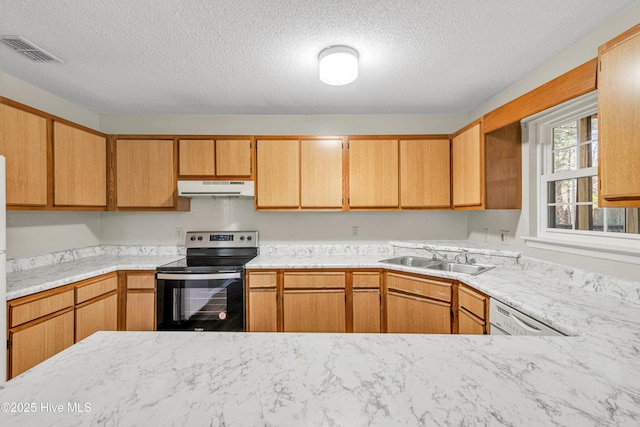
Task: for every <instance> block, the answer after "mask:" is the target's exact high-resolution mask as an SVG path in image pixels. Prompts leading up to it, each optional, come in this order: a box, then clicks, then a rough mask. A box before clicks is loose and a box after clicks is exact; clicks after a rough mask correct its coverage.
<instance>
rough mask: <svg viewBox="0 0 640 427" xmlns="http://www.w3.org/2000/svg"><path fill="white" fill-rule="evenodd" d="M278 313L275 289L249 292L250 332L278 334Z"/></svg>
mask: <svg viewBox="0 0 640 427" xmlns="http://www.w3.org/2000/svg"><path fill="white" fill-rule="evenodd" d="M277 313H278V308H277V300H276V289H275V288H272V289H251V290H250V291H249V328H248V329H249V332H276V331H277V330H278V329H277V328H278V322H277V320H278V318H277Z"/></svg>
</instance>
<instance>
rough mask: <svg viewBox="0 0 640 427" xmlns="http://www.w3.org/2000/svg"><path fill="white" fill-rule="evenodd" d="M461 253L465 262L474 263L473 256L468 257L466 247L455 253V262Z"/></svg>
mask: <svg viewBox="0 0 640 427" xmlns="http://www.w3.org/2000/svg"><path fill="white" fill-rule="evenodd" d="M460 255H462V256H463V257H464V263H465V264H475V263H476V260H475V259H474V258H471V259H469V251H468V250H466V249H462V251H461V253H460V254H459V255H456V262H460V261H458V259H459V258H458V257H459V256H460Z"/></svg>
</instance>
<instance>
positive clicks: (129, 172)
mask: <svg viewBox="0 0 640 427" xmlns="http://www.w3.org/2000/svg"><path fill="white" fill-rule="evenodd" d="M115 173H116V177H115V181H116V206H115V208H116V209H125V210H127V209H128V210H183V209H188V200H187V201H183V200H181V199H182V198H177V197H176V194H177V193H176V186H177V184H176V173H175V155H174V141H173V139H126V138H117V139H116V140H115ZM182 202H184V204H183V203H182Z"/></svg>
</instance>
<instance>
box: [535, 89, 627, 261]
mask: <svg viewBox="0 0 640 427" xmlns="http://www.w3.org/2000/svg"><path fill="white" fill-rule="evenodd" d="M596 112H597V93H596V92H592V93H589V94H587V95H583V96H581V97H578V98H576V99H574V100H571V101H568V102H565V103H564V104H561V105H559V106H557V107H553V108H551V109H549V110H546V111H543V112H541V113H538V114H536V115H534V116H531V117H528V118H526V119H524V120H523V121H522V124H523V131H524V132H523V135H524V136H525V138H527V139H528V141H529V143H530V144H533V145H534V146H535V151H534V150H533V148H534V147H532V150H531V151H529V153H530V155H531V156H532V157H535V159H530V160H535V176H536V178H537V179H536V181H535V184H534V183H533V182H531V183H530V184H529V185H531V186H533V185H535V189H534V188H530V192H532V194H535V195H536V196H535V201H536V202H535V204H533V205H532V206H531V210H532V212H531V216H530V220H531V225H533V227H531V236H529V237H525V238H524V239H525V241H526V243H527V245H528V246H531V247H535V248H539V249H547V250H554V251H560V252H568V253H574V254H578V255H586V256H592V257H596V258H603V259H609V260H615V261H623V262H629V263H634V264H640V234H629V233H611V232H602V231H588V230H566V229H559V228H549V227H548V217H547V216H548V183H549V181H556V180H560V179H571V178H579V177H583V176H590V175H598V168H597V167H591V168H584V169H578V170H575V171H562V172H556V173H552V166H553V149H552V147H553V136H552V129H553V127H555V126H558V125H560V124H563V123H566V122H567V121H569V120H572V119H576V120H577V119H578V118H580V117H584V116H588V115H590V114H593V113H596ZM525 132H528V134H527V135H525ZM534 153H535V154H534ZM530 165H531V167H534V165H533V162H532V163H530ZM532 201H533V200H532ZM604 224H605V227H606V224H607V221H606V216H605V219H604Z"/></svg>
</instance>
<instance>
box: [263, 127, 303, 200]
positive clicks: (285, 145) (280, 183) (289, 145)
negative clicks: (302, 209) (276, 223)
mask: <svg viewBox="0 0 640 427" xmlns="http://www.w3.org/2000/svg"><path fill="white" fill-rule="evenodd" d="M257 144H258V146H257V160H256V162H257V166H256V167H257V177H256V185H257V187H258V189H257V201H256V203H257V207H258V208H297V207H298V206H299V204H300V198H299V191H300V185H299V184H300V168H299V162H298V159H299V149H300V143H299V141H298V140H297V139H291V140H289V139H284V140H268V139H267V140H260V141H258V143H257Z"/></svg>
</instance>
